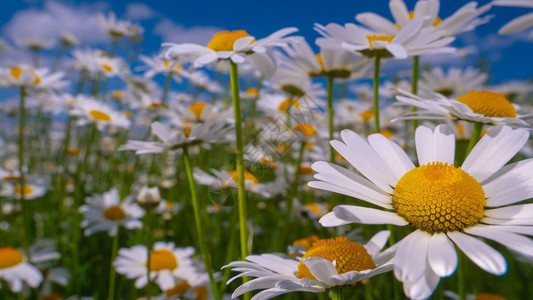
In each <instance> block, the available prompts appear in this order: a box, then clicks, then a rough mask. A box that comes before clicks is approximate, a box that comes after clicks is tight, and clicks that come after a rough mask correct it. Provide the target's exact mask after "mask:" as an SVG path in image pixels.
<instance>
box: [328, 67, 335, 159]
mask: <svg viewBox="0 0 533 300" xmlns="http://www.w3.org/2000/svg"><path fill="white" fill-rule="evenodd" d="M333 84H334V82H333V76H331V75H329V76H328V120H329V140H330V141H331V140H333V116H334V114H335V112H334V110H333ZM329 161H330V162H331V163H335V151H334V150H333V147H332V146H331V145H330V146H329Z"/></svg>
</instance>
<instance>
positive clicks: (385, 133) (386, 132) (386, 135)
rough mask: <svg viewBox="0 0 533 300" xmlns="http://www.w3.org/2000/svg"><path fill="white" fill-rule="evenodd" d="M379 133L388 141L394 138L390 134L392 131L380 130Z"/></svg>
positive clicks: (392, 134)
mask: <svg viewBox="0 0 533 300" xmlns="http://www.w3.org/2000/svg"><path fill="white" fill-rule="evenodd" d="M379 133H381V134H382V135H383V136H384V137H386V138H388V139H391V138H392V137H393V136H394V133H392V131H390V130H388V129H381V130H380V131H379Z"/></svg>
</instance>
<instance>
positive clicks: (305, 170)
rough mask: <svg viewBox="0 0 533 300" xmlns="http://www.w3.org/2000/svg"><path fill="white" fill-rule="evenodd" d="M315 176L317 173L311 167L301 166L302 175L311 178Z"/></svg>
mask: <svg viewBox="0 0 533 300" xmlns="http://www.w3.org/2000/svg"><path fill="white" fill-rule="evenodd" d="M313 174H315V171H313V169H311V167H310V166H309V165H301V166H300V175H303V176H310V175H313Z"/></svg>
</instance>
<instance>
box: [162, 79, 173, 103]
mask: <svg viewBox="0 0 533 300" xmlns="http://www.w3.org/2000/svg"><path fill="white" fill-rule="evenodd" d="M170 73H171V72H170V71H168V73H167V77H166V78H165V86H164V87H163V94H162V95H161V104H165V103H166V101H167V97H168V90H169V88H170V80H171V79H172V76H171V75H170Z"/></svg>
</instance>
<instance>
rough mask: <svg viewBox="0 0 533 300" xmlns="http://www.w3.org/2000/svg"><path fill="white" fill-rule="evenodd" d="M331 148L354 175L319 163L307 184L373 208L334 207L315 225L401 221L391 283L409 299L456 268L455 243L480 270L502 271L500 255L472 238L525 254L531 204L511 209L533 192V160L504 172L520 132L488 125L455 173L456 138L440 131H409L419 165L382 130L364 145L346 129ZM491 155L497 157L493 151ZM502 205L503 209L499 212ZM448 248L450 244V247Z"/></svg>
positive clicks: (532, 247) (529, 248) (532, 249)
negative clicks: (396, 283)
mask: <svg viewBox="0 0 533 300" xmlns="http://www.w3.org/2000/svg"><path fill="white" fill-rule="evenodd" d="M341 137H342V140H343V142H341V141H332V142H331V145H332V146H333V147H334V148H335V150H337V151H338V152H339V153H340V154H341V155H342V156H343V157H345V158H346V160H347V161H348V162H349V163H350V164H351V165H352V166H353V167H354V168H355V169H356V170H357V171H358V172H360V174H361V175H359V173H357V174H356V173H354V172H352V171H350V170H348V169H345V168H342V167H339V166H337V165H334V164H330V163H327V162H317V163H315V164H313V169H314V170H315V171H316V172H318V173H317V174H316V175H315V179H317V180H316V181H311V182H309V184H308V185H309V186H311V187H314V188H317V189H322V190H327V191H331V192H335V193H340V194H344V195H348V196H351V197H354V198H357V199H361V200H363V201H366V202H368V203H370V204H373V205H376V206H378V207H380V209H375V208H370V207H360V206H352V205H340V206H337V207H335V208H334V209H333V212H331V213H328V214H327V215H326V216H324V217H323V218H321V219H320V223H321V224H322V225H323V226H326V227H331V226H340V225H344V224H349V223H363V224H392V225H397V226H406V225H409V226H410V227H412V228H413V229H414V232H412V233H411V234H409V235H408V236H406V237H405V238H403V239H402V240H401V241H400V242H398V248H397V249H398V250H397V253H396V255H395V259H394V273H395V275H396V278H397V279H398V280H399V281H401V282H403V283H404V292H405V294H406V295H407V296H408V297H409V298H414V299H422V298H427V297H429V296H430V295H431V293H432V292H433V291H434V289H435V288H436V286H437V284H438V282H439V278H440V277H447V276H451V275H452V274H453V273H454V272H455V270H456V268H457V263H458V262H457V253H456V249H455V246H457V247H458V248H459V249H461V251H462V252H463V253H464V254H465V255H466V256H467V257H468V258H470V259H471V260H472V261H473V262H474V263H475V264H477V265H478V266H479V267H480V268H482V269H483V270H485V271H487V272H490V273H492V274H495V275H502V274H504V273H505V272H506V271H507V265H506V261H505V259H504V257H503V255H501V254H500V253H499V252H497V251H496V250H494V249H493V248H492V247H490V246H489V245H488V244H486V243H485V242H483V241H481V240H480V239H477V238H475V237H474V236H477V237H481V238H486V239H489V240H494V241H496V242H498V243H501V244H503V245H504V246H506V247H508V248H509V249H511V250H513V251H516V252H518V253H522V254H525V255H529V256H531V253H533V240H531V239H529V238H527V237H525V236H524V235H532V234H533V231H532V229H533V228H532V227H531V224H533V223H532V219H531V204H522V205H513V204H515V203H517V202H520V201H523V200H526V199H529V198H531V197H532V196H533V181H531V178H533V177H532V176H531V175H533V174H531V170H532V168H531V166H532V164H533V159H528V160H524V161H520V162H517V163H512V164H509V165H506V166H504V165H505V164H506V163H507V162H508V161H509V160H510V159H511V158H512V157H513V156H514V155H515V154H516V153H517V152H518V151H519V150H520V148H522V146H523V145H524V144H525V143H526V141H527V140H528V138H529V132H528V131H527V130H526V129H512V128H511V127H508V126H498V127H492V128H491V129H489V131H488V132H487V133H486V134H485V135H484V136H483V137H482V138H481V140H480V141H479V142H478V143H477V144H476V146H475V147H474V148H473V149H472V151H471V152H470V154H469V155H468V157H467V158H466V159H465V161H464V163H463V164H462V166H461V167H456V166H455V165H454V163H455V137H454V133H453V131H452V129H451V128H450V127H448V126H447V125H439V126H437V127H436V128H435V130H432V129H430V128H428V127H424V126H421V127H419V128H418V129H417V131H416V137H415V139H416V141H415V142H416V153H417V155H418V161H419V163H420V166H419V167H416V166H415V165H414V164H413V163H412V161H411V159H410V158H409V157H408V156H407V154H406V153H405V152H404V151H403V150H402V149H401V148H400V147H399V146H398V145H397V144H395V143H394V142H391V141H390V140H388V139H386V138H385V137H384V136H383V135H381V134H373V135H370V136H369V137H368V141H367V140H365V139H364V138H362V137H360V136H359V135H357V134H356V133H354V132H353V131H350V130H344V131H342V132H341ZM495 153H497V154H495ZM502 206H505V207H502ZM454 244H455V246H454Z"/></svg>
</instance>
